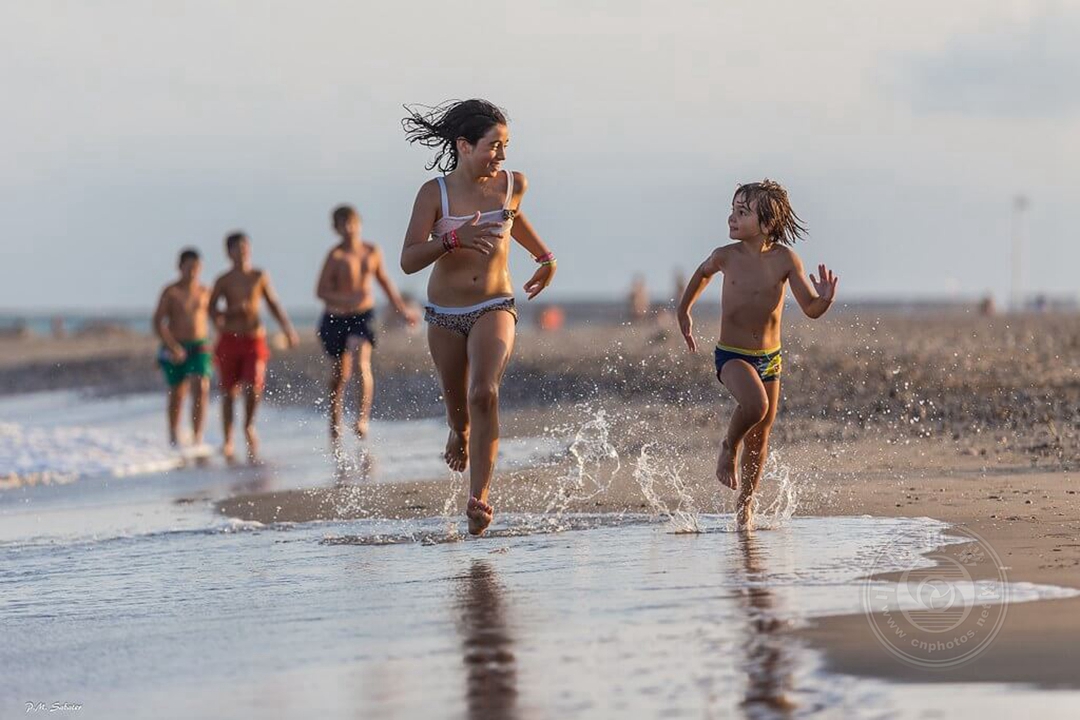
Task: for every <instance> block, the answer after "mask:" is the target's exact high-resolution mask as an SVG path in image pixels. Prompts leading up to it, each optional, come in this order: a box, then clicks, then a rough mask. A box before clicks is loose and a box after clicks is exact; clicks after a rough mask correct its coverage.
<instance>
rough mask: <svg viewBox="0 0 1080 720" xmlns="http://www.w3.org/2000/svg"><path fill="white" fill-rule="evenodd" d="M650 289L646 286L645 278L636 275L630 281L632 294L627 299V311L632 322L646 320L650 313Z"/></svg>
mask: <svg viewBox="0 0 1080 720" xmlns="http://www.w3.org/2000/svg"><path fill="white" fill-rule="evenodd" d="M650 304H651V303H650V302H649V290H648V288H646V287H645V278H644V277H642V276H641V275H635V276H634V280H633V282H631V283H630V295H629V297H627V299H626V313H627V318H628V319H629V320H630V322H639V321H641V320H644V319H645V317H646V316H648V314H649V306H650Z"/></svg>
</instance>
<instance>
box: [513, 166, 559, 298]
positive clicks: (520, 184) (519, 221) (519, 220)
mask: <svg viewBox="0 0 1080 720" xmlns="http://www.w3.org/2000/svg"><path fill="white" fill-rule="evenodd" d="M528 187H529V181H528V180H527V179H526V178H525V175H524V174H523V173H519V172H515V173H514V195H515V196H516V197H515V199H514V201H513V205H514V207H516V208H518V211H517V214H516V215H515V216H514V225H513V227H512V228H511V229H510V235H511V237H513V238H514V240H516V241H517V243H518V245H520V246H521V247H523V248H525V249H526V250H527V251H528V252H529V254H530V255H532V256H533V257H534V258H537V259H543V262H542V264H541V265H540V267H538V268H537V269H536V272H535V273H533V276H532V277H531V278H529V281H528V282H526V283H525V292H527V293H528V294H529V299H530V300H532V299H533V298H534V297H536V296H537V295H539V294H540V291H542V290H543V289H544V288H546V287H547V286H548V285H550V284H551V281H552V280H553V279H554V278H555V256H554V253H552V252H551V250H550V249H548V246H547V245H545V244H544V241H543V240H541V239H540V236H539V235H537V234H536V230H535V229H533V226H532V223H530V222H529V219H528V218H527V217H525V213H523V212H521V210H520V208H521V199H522V197H524V195H525V191H526V190H527V189H528Z"/></svg>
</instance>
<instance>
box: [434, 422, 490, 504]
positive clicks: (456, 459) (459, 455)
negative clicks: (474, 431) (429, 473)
mask: <svg viewBox="0 0 1080 720" xmlns="http://www.w3.org/2000/svg"><path fill="white" fill-rule="evenodd" d="M443 460H445V461H446V464H447V466H449V468H450V469H451V470H453V471H454V472H464V471H465V466H466V465H468V463H469V433H468V432H458V431H457V430H451V431H450V437H448V438H447V439H446V452H444V453H443ZM489 522H490V521H489Z"/></svg>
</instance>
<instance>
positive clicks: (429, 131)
mask: <svg viewBox="0 0 1080 720" xmlns="http://www.w3.org/2000/svg"><path fill="white" fill-rule="evenodd" d="M405 110H406V111H407V112H408V113H409V116H408V117H407V118H405V119H403V120H402V121H401V127H403V128H404V129H405V137H406V139H407V140H408V141H409V142H410V143H420V144H421V145H423V146H425V147H430V148H438V150H439V151H438V153H436V154H435V159H434V160H432V161H431V163H430V164H429V165H428V166H427V169H428V170H431V169H433V168H438V169H439V170H441V171H442V172H444V173H448V172H452V171H453V170H454V169H455V168H456V167H457V164H458V151H457V140H458V138H465V139H466V140H468V141H469V144H470V145H475V144H476V143H477V142H479V140H480V138H482V137H484V135H485V134H486V133H487V131H488V130H490V129H491V128H493V127H495V126H496V125H506V124H507V122H506V113H505V112H504V111H503V110H502V109H501V108H498V107H496V106H495V105H493V104H492V103H489V102H488V101H487V100H478V99H474V100H449V101H447V102H444V103H443V104H441V105H436V106H435V107H428V106H427V105H412V106H409V105H406V106H405Z"/></svg>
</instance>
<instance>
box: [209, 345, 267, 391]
mask: <svg viewBox="0 0 1080 720" xmlns="http://www.w3.org/2000/svg"><path fill="white" fill-rule="evenodd" d="M214 359H215V360H217V367H218V377H219V378H220V379H221V389H222V390H225V391H228V390H231V389H232V388H234V387H236V386H237V385H251V386H252V387H254V388H255V389H256V390H262V387H263V381H264V380H265V379H266V361H267V360H269V359H270V348H269V347H268V346H267V344H266V338H265V337H264V336H263V335H237V334H235V333H223V334H222V335H221V337H220V338H219V339H218V343H217V347H216V348H214Z"/></svg>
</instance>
